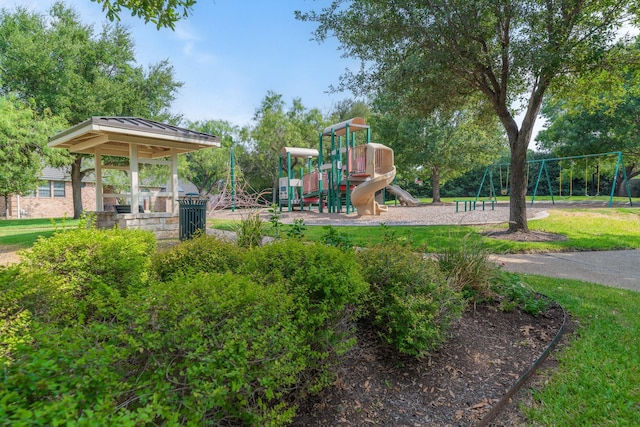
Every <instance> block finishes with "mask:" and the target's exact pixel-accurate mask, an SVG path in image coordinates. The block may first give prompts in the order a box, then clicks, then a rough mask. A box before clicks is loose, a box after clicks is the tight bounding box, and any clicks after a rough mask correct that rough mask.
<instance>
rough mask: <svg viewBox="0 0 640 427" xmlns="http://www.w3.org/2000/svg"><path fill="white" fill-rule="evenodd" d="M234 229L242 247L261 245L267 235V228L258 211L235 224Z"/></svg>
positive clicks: (237, 240) (237, 241) (238, 242)
mask: <svg viewBox="0 0 640 427" xmlns="http://www.w3.org/2000/svg"><path fill="white" fill-rule="evenodd" d="M233 231H235V232H236V243H237V244H238V246H240V247H241V248H253V247H256V246H260V245H261V244H262V239H263V238H264V237H265V236H266V235H267V228H266V227H265V223H264V222H263V221H262V220H261V219H260V214H259V213H258V212H252V213H250V214H249V215H247V216H245V217H243V218H242V219H241V220H240V223H239V224H237V225H236V226H234V230H233Z"/></svg>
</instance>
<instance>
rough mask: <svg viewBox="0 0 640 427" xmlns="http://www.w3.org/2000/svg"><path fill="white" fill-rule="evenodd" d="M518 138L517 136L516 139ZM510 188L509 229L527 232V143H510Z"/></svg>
mask: <svg viewBox="0 0 640 427" xmlns="http://www.w3.org/2000/svg"><path fill="white" fill-rule="evenodd" d="M519 139H520V138H519V137H518V140H519ZM510 145H511V171H510V174H511V176H510V177H509V179H510V181H511V186H510V187H511V188H510V189H509V193H510V197H509V231H510V232H517V231H520V232H524V233H528V232H529V225H528V223H527V147H528V143H527V144H525V143H522V142H521V141H516V142H515V143H514V144H511V143H510Z"/></svg>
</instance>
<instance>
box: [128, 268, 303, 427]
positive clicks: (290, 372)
mask: <svg viewBox="0 0 640 427" xmlns="http://www.w3.org/2000/svg"><path fill="white" fill-rule="evenodd" d="M131 310H132V316H133V322H132V325H134V329H133V330H132V332H131V335H132V339H133V341H132V342H133V343H135V344H134V345H135V346H136V347H139V349H140V350H139V351H140V356H139V357H138V360H137V366H138V367H139V368H142V367H146V366H148V368H147V369H146V371H144V372H140V373H137V374H136V375H137V376H140V380H139V381H140V382H142V383H144V387H143V388H144V393H153V394H154V395H155V396H158V397H159V399H160V401H163V402H165V403H164V404H165V405H166V413H167V414H169V413H176V414H179V417H180V421H181V422H185V423H197V424H202V423H211V424H216V423H218V422H224V423H227V424H232V425H239V424H241V425H267V424H271V425H278V424H281V423H282V421H285V420H288V419H290V418H291V417H292V416H293V413H294V408H291V407H289V406H288V405H287V404H286V398H288V397H289V396H288V393H289V392H290V391H292V390H294V389H295V384H296V383H297V381H298V375H299V373H300V372H301V371H302V370H303V369H304V368H305V363H306V362H305V358H304V357H303V355H304V353H305V350H304V349H305V347H304V343H303V342H302V341H301V339H300V338H299V336H298V331H297V328H296V327H295V325H294V323H293V322H292V319H291V314H290V313H291V311H292V299H291V298H290V297H289V296H288V295H287V294H286V292H285V291H284V290H283V289H282V288H281V287H278V286H272V287H268V288H267V287H264V286H262V285H259V284H256V283H255V282H253V281H251V280H249V279H248V278H246V277H243V276H239V275H232V274H231V273H227V274H225V275H218V274H204V273H200V274H196V275H194V276H190V277H187V276H183V277H178V278H176V279H175V280H174V281H171V282H169V283H159V284H156V285H154V286H152V287H151V288H150V289H149V291H148V292H143V293H141V295H140V298H139V301H138V302H136V303H134V304H132V305H131ZM141 385H142V384H141ZM136 393H138V392H137V391H136Z"/></svg>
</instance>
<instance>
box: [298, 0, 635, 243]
mask: <svg viewBox="0 0 640 427" xmlns="http://www.w3.org/2000/svg"><path fill="white" fill-rule="evenodd" d="M636 12H637V2H636V1H634V0H624V1H618V0H616V1H613V0H545V1H542V0H505V1H497V2H496V1H492V0H478V1H469V0H434V1H429V2H424V1H420V0H399V1H392V2H389V1H387V0H366V1H365V0H334V1H332V2H331V4H330V5H329V6H327V7H325V8H324V9H322V10H321V11H319V12H308V13H300V12H298V13H297V16H298V18H299V19H302V20H308V21H313V22H317V23H318V28H317V30H316V32H315V36H316V38H317V39H318V40H320V41H322V40H324V39H325V38H327V37H330V36H335V37H337V39H338V40H339V42H340V43H341V45H342V48H343V50H344V53H345V55H346V56H350V57H355V58H359V59H360V60H361V61H362V67H361V69H360V70H359V71H358V72H356V73H351V74H347V75H345V76H344V78H343V85H342V87H349V88H357V89H358V90H360V91H362V92H364V93H369V94H372V93H373V94H375V93H376V92H380V91H387V92H391V93H397V94H398V98H401V99H402V100H403V101H404V104H405V105H406V106H407V108H409V109H412V110H414V111H421V112H423V114H424V113H426V112H429V111H432V110H434V109H436V108H443V107H446V108H448V109H455V108H456V107H458V106H460V105H461V104H462V103H463V102H464V100H466V99H467V98H468V97H469V96H470V95H474V94H476V93H479V94H481V95H482V96H484V97H485V99H486V100H487V102H489V104H490V105H491V108H492V109H493V112H494V114H495V115H496V116H497V117H498V119H499V120H500V122H501V123H502V126H503V127H504V129H505V131H506V133H507V136H508V140H509V147H510V150H511V175H512V176H511V180H510V183H511V192H510V194H511V199H510V225H509V229H510V231H525V232H526V231H528V225H527V219H526V199H525V196H526V187H527V185H526V152H527V148H528V146H529V143H530V140H531V135H532V132H533V126H534V124H535V121H536V118H537V116H538V113H539V111H540V107H541V104H542V100H543V97H544V95H545V93H546V91H547V90H548V89H549V88H550V86H551V84H552V82H553V81H554V80H555V79H557V78H558V77H562V76H568V75H579V74H580V73H582V72H584V71H585V70H589V69H591V68H593V67H595V66H596V65H597V64H599V63H600V62H601V60H602V59H603V58H602V57H603V52H607V51H608V50H609V49H610V47H611V45H612V43H613V41H615V39H616V36H617V34H616V31H617V30H618V29H619V28H620V27H621V26H623V25H625V24H629V23H631V22H632V19H633V18H635V13H636ZM474 96H475V95H474ZM520 107H521V108H522V109H523V111H522V114H523V119H522V122H521V123H520V124H518V123H517V122H516V113H517V112H518V108H520ZM424 115H425V116H426V114H424Z"/></svg>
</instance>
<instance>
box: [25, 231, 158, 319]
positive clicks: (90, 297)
mask: <svg viewBox="0 0 640 427" xmlns="http://www.w3.org/2000/svg"><path fill="white" fill-rule="evenodd" d="M154 251H155V237H154V236H153V234H152V233H150V232H146V231H140V230H132V229H127V230H119V229H109V230H100V229H96V228H95V227H94V226H92V224H91V223H90V222H89V223H87V222H81V223H80V225H79V226H78V228H77V229H73V230H61V231H58V232H56V233H55V234H54V235H53V236H52V237H50V238H47V239H43V238H41V239H39V240H38V241H37V242H36V243H35V244H34V245H33V248H32V249H31V250H30V251H26V252H24V253H23V254H22V257H23V267H24V268H26V269H27V270H28V271H32V272H41V273H49V274H51V275H52V277H53V278H60V279H62V280H63V283H65V287H68V290H66V291H65V293H67V294H68V295H69V296H70V297H71V298H73V300H74V302H75V303H76V304H77V305H73V312H72V313H69V315H70V316H77V317H78V318H79V320H81V321H83V320H88V319H90V318H91V317H93V316H98V317H106V318H110V317H111V316H112V315H113V310H115V306H116V305H117V304H118V303H119V302H120V300H121V298H123V297H125V296H126V295H127V294H128V293H129V292H131V291H132V290H135V289H140V288H142V287H144V286H146V285H147V284H148V282H149V273H150V268H151V256H152V254H153V253H154ZM45 282H47V281H45ZM45 286H48V285H47V284H45ZM63 302H64V304H65V305H66V306H68V307H72V304H71V303H69V302H68V301H64V300H63Z"/></svg>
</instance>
